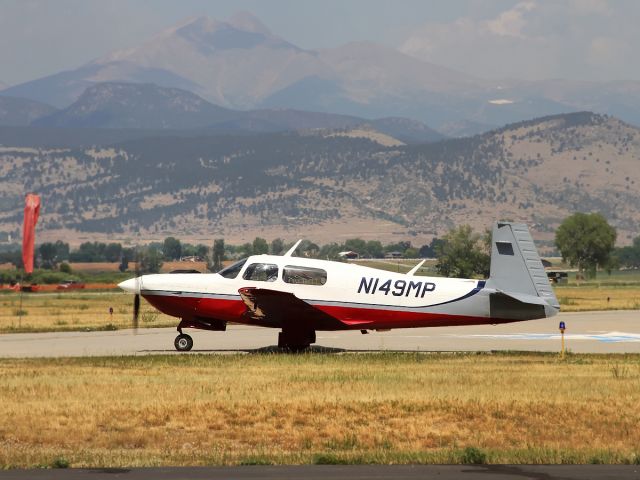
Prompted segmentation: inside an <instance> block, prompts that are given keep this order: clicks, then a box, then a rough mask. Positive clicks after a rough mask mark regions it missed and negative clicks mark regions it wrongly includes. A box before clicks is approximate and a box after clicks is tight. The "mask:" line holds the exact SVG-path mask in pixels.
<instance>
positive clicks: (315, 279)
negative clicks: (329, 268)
mask: <svg viewBox="0 0 640 480" xmlns="http://www.w3.org/2000/svg"><path fill="white" fill-rule="evenodd" d="M282 278H283V280H284V281H285V282H287V283H294V284H298V285H324V284H325V283H327V272H326V271H325V270H322V269H320V268H311V267H296V266H293V265H287V266H286V267H284V271H283V273H282Z"/></svg>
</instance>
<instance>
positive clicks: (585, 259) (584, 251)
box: [555, 213, 617, 278]
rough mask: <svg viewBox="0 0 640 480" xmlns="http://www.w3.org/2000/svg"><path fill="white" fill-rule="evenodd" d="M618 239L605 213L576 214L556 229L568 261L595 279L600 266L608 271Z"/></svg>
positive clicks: (558, 239) (559, 245) (564, 255)
mask: <svg viewBox="0 0 640 480" xmlns="http://www.w3.org/2000/svg"><path fill="white" fill-rule="evenodd" d="M616 236H617V233H616V229H615V228H614V227H612V226H611V225H609V223H607V220H606V219H605V218H604V217H603V216H602V215H601V214H599V213H574V214H573V215H571V216H570V217H567V218H565V219H564V221H563V222H562V224H560V226H559V227H558V229H557V230H556V241H555V243H556V246H557V247H558V250H560V254H561V255H562V259H563V260H564V261H566V262H568V263H569V265H571V266H572V267H578V272H579V273H580V274H582V273H583V272H584V271H587V272H588V274H589V276H590V277H592V278H595V276H596V270H597V268H598V267H601V268H607V264H608V263H609V261H610V259H611V253H612V252H613V248H614V246H615V243H616Z"/></svg>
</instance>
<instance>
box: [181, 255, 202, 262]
mask: <svg viewBox="0 0 640 480" xmlns="http://www.w3.org/2000/svg"><path fill="white" fill-rule="evenodd" d="M180 261H181V262H204V258H202V257H199V256H197V255H193V256H189V257H180Z"/></svg>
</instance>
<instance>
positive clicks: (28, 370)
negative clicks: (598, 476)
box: [0, 353, 640, 468]
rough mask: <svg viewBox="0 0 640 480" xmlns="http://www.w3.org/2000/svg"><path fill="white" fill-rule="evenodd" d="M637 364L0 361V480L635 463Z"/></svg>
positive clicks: (538, 357)
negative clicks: (198, 470) (322, 466)
mask: <svg viewBox="0 0 640 480" xmlns="http://www.w3.org/2000/svg"><path fill="white" fill-rule="evenodd" d="M639 403H640V356H638V355H625V356H597V355H569V356H567V357H566V359H565V360H560V359H558V357H557V356H555V355H548V354H547V355H545V354H474V355H462V354H460V355H452V354H389V353H384V354H343V355H335V354H302V355H276V354H254V355H226V356H225V355H217V356H203V355H181V356H160V357H120V358H79V359H55V360H52V359H46V360H41V359H21V360H2V361H0V405H2V413H3V414H2V415H1V416H0V468H2V467H5V468H11V467H34V466H46V465H55V464H65V463H67V462H68V463H69V464H70V465H71V466H74V467H107V466H110V467H117V466H123V467H124V466H153V465H155V466H160V465H234V464H270V463H276V464H279V463H287V464H288V463H293V464H299V463H369V462H375V463H383V464H387V463H460V462H462V463H468V462H488V463H638V462H640V429H639V428H638V425H639V424H640V409H639V408H638V405H639Z"/></svg>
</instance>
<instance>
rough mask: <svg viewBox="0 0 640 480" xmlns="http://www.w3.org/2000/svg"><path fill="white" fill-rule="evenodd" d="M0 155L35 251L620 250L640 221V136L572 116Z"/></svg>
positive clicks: (5, 191)
mask: <svg viewBox="0 0 640 480" xmlns="http://www.w3.org/2000/svg"><path fill="white" fill-rule="evenodd" d="M2 143H3V144H4V146H3V147H2V148H1V149H0V232H11V233H13V234H15V235H17V233H18V231H19V226H20V222H21V211H22V210H21V205H22V203H21V202H22V201H23V193H24V192H25V191H36V192H38V193H39V194H40V195H41V196H42V199H43V207H42V208H43V210H42V215H41V222H40V223H39V227H38V228H39V232H40V233H39V235H40V237H39V238H40V239H42V240H43V241H44V239H47V238H50V239H57V238H65V239H67V240H71V241H79V240H82V239H88V238H102V239H104V238H105V236H107V235H108V236H109V238H112V239H116V238H117V239H122V240H126V239H132V238H140V239H144V240H145V241H148V240H150V239H162V238H164V237H165V236H167V235H171V234H173V235H177V236H179V237H180V238H189V239H193V240H198V241H200V240H201V241H206V242H207V243H210V242H211V239H212V238H217V237H220V236H224V237H225V238H226V239H227V240H228V241H231V242H244V241H247V239H251V238H253V237H254V236H256V235H260V236H262V237H266V238H275V237H286V238H287V239H293V238H294V237H296V238H300V237H305V238H310V239H313V240H315V241H321V242H328V241H333V240H339V239H344V238H351V237H354V236H361V237H364V238H368V239H382V240H385V241H395V240H400V239H407V238H410V239H413V241H414V243H416V244H421V242H424V243H426V242H427V241H428V240H429V239H430V238H431V237H432V236H434V235H442V234H444V233H445V232H446V231H447V230H448V229H449V228H451V227H452V226H455V225H460V224H463V223H469V224H471V225H473V226H474V227H475V228H476V229H478V230H481V229H484V228H485V227H486V226H487V225H490V224H491V223H492V222H493V221H495V219H496V218H509V219H513V220H517V221H524V222H526V223H529V224H530V225H532V226H533V228H534V232H535V235H536V239H537V240H541V241H542V243H541V244H542V245H543V246H546V248H548V247H550V246H551V245H552V238H553V229H554V228H555V227H556V226H557V225H558V224H559V222H560V221H562V219H563V218H565V217H566V216H567V215H569V214H571V213H573V212H575V211H599V212H601V213H603V214H604V215H605V216H606V217H607V218H608V219H609V220H610V221H611V222H612V223H613V224H614V225H615V226H616V227H617V228H618V229H619V241H620V242H621V243H625V242H628V241H629V240H630V238H631V237H632V236H635V235H637V232H638V224H639V223H640V193H639V190H638V185H639V184H640V171H639V170H638V168H637V165H638V161H640V129H638V128H635V127H633V126H630V125H628V124H626V123H624V122H622V121H620V120H618V119H616V118H614V117H610V116H605V115H598V114H594V113H590V112H578V113H572V114H563V115H556V116H549V117H543V118H539V119H535V120H530V121H526V122H520V123H516V124H511V125H508V126H506V127H504V128H501V129H498V130H494V131H491V132H487V133H485V134H482V135H477V136H474V137H470V138H461V139H448V140H443V141H439V142H435V143H428V144H420V145H404V146H403V145H390V146H385V145H384V144H382V143H381V142H379V141H374V140H372V139H368V138H363V137H352V136H348V135H343V134H336V133H335V132H331V131H316V132H299V133H294V132H276V133H262V134H252V135H241V136H239V135H218V136H215V135H207V136H196V137H189V138H187V137H181V136H171V135H165V136H156V137H145V138H131V139H128V140H123V141H120V142H117V143H113V144H110V145H105V146H92V147H84V148H47V147H38V148H34V147H30V148H25V147H24V146H19V147H18V146H16V147H13V146H11V145H8V144H7V142H5V141H3V142H2Z"/></svg>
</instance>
